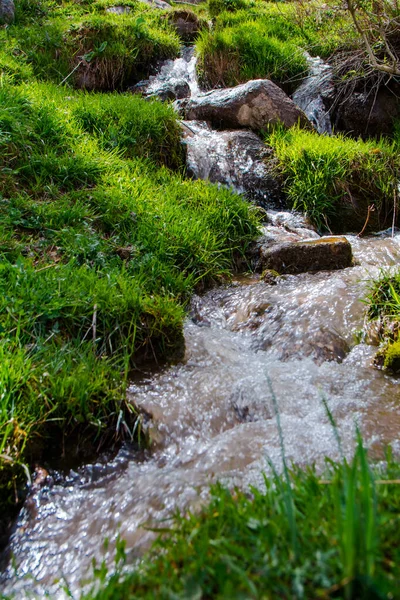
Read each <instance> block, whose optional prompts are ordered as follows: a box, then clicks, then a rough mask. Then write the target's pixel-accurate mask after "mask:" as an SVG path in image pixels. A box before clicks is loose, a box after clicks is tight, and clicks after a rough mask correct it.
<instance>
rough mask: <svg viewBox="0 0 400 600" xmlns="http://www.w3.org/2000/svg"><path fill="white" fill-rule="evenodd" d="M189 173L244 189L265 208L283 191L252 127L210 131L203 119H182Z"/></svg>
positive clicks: (280, 199) (280, 198)
mask: <svg viewBox="0 0 400 600" xmlns="http://www.w3.org/2000/svg"><path fill="white" fill-rule="evenodd" d="M182 125H183V129H184V144H185V146H186V156H187V158H186V164H187V170H188V174H189V175H190V176H191V177H193V178H194V179H208V180H209V181H212V182H213V183H221V184H224V185H227V186H230V187H232V188H234V189H235V190H236V191H238V192H240V193H244V194H245V195H246V196H247V197H248V198H250V199H251V200H254V201H255V202H256V203H257V204H258V205H259V206H263V207H264V208H267V207H270V206H271V205H275V206H276V205H281V204H282V203H283V202H284V195H283V191H282V188H281V182H280V180H279V176H278V175H277V174H276V173H275V169H274V167H275V159H274V156H273V154H272V151H271V149H270V148H267V147H266V146H265V144H263V142H262V141H261V140H260V138H259V137H258V136H257V135H256V134H255V133H254V132H252V131H246V130H239V131H213V130H212V129H210V127H209V126H208V125H207V123H205V122H202V121H183V123H182Z"/></svg>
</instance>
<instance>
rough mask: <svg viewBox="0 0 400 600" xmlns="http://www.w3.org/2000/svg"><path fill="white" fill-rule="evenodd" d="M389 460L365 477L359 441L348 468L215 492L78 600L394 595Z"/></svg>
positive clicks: (393, 468)
mask: <svg viewBox="0 0 400 600" xmlns="http://www.w3.org/2000/svg"><path fill="white" fill-rule="evenodd" d="M388 458H389V461H388V465H387V467H386V469H385V470H384V471H376V470H373V469H372V467H371V466H370V465H369V462H368V459H367V454H366V450H365V449H364V447H363V445H362V442H361V440H360V439H359V440H358V444H357V448H356V451H355V455H354V458H353V459H352V461H350V462H347V461H345V460H343V461H341V462H339V463H330V462H328V463H327V465H326V472H325V473H323V474H322V475H321V474H318V473H317V472H316V471H315V470H314V469H313V468H308V469H307V470H305V471H304V470H300V469H297V468H295V469H293V470H291V471H288V479H287V478H286V476H284V475H282V476H278V475H277V474H275V475H274V476H272V477H271V478H265V489H264V490H263V491H260V490H257V489H251V490H249V492H247V493H245V492H241V491H239V490H234V491H229V490H228V489H226V488H224V487H223V486H221V485H217V486H215V487H213V488H212V491H211V500H210V501H209V503H208V504H206V506H204V507H203V508H202V509H201V510H200V511H199V512H197V513H190V512H189V513H188V514H186V515H179V514H178V515H176V516H175V518H174V519H173V521H172V523H171V524H170V525H166V524H164V525H163V528H162V529H161V530H160V536H159V538H158V540H157V541H156V542H155V544H154V545H153V548H152V550H151V551H150V553H149V554H147V555H146V556H145V557H144V559H143V561H142V562H141V564H140V565H138V566H136V568H133V567H131V572H130V573H129V572H128V573H127V571H126V565H125V570H124V571H123V572H121V571H119V572H118V571H117V572H116V573H115V574H114V575H112V576H111V578H110V580H109V581H108V583H106V584H105V585H104V584H103V586H102V589H101V590H100V591H97V592H95V591H93V592H90V593H89V594H87V595H85V596H84V597H85V599H86V600H88V599H94V598H96V600H114V599H115V600H116V599H117V598H125V599H126V600H129V599H133V598H154V597H157V598H165V599H167V598H198V599H199V600H200V599H202V598H221V599H222V598H232V599H239V598H249V599H250V598H265V599H269V598H271V599H272V598H299V599H300V598H304V599H306V598H343V599H346V600H349V599H354V600H355V599H356V598H357V599H361V598H363V599H367V598H369V599H378V598H382V599H383V598H398V597H399V595H398V590H399V584H400V570H399V559H400V555H399V533H398V532H399V524H400V522H399V519H400V513H399V508H400V487H399V485H398V477H399V465H398V464H396V463H394V462H393V461H392V460H391V459H390V455H389V457H388ZM288 497H289V498H290V501H291V502H290V503H289V504H288V501H287V500H288ZM289 506H290V507H291V509H292V510H293V514H292V513H291V510H289ZM291 514H292V516H291ZM103 575H104V572H103Z"/></svg>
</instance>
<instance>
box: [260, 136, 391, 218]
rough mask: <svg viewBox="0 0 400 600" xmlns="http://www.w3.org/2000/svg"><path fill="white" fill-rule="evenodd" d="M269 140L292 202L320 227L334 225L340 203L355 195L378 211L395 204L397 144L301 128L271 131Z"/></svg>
mask: <svg viewBox="0 0 400 600" xmlns="http://www.w3.org/2000/svg"><path fill="white" fill-rule="evenodd" d="M267 141H268V143H269V144H271V145H272V146H273V148H274V149H275V151H276V154H277V156H278V159H279V162H280V168H281V170H282V173H283V176H284V178H285V189H286V192H287V195H288V198H289V201H290V203H291V206H292V207H293V208H294V209H297V210H301V211H303V212H304V213H305V214H306V215H308V217H309V218H310V219H311V220H312V222H313V223H315V224H316V225H317V226H318V227H319V228H320V229H323V228H326V227H327V226H329V225H330V226H333V227H334V225H335V221H336V219H337V212H339V211H338V207H339V206H340V204H341V203H343V202H346V201H347V202H351V201H352V199H354V198H357V199H358V200H360V199H362V200H364V201H365V203H366V204H368V205H372V204H374V206H375V208H376V210H377V212H378V213H384V212H389V211H390V210H392V209H393V206H392V205H393V194H394V190H395V189H396V186H397V179H398V173H399V166H400V165H399V158H398V152H397V146H396V144H395V143H391V142H387V141H384V140H381V141H379V142H376V141H373V140H370V141H362V140H353V139H350V138H345V137H344V136H342V135H336V136H332V137H329V136H326V135H318V134H317V133H316V132H312V131H305V130H301V129H299V128H293V129H291V130H289V131H283V130H281V129H279V130H275V131H274V132H272V133H271V134H270V135H269V136H268V138H267Z"/></svg>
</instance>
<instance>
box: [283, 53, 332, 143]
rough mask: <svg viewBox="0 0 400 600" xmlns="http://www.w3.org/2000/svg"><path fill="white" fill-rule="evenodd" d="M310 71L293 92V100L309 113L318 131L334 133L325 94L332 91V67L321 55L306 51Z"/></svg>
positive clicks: (308, 115)
mask: <svg viewBox="0 0 400 600" xmlns="http://www.w3.org/2000/svg"><path fill="white" fill-rule="evenodd" d="M306 58H307V62H308V65H309V69H310V73H309V75H308V77H307V78H306V79H305V80H304V82H303V83H302V84H301V85H300V87H299V88H298V89H297V90H296V91H295V93H294V94H293V97H292V98H293V102H294V103H295V104H297V106H298V107H299V108H301V109H302V110H303V112H304V113H305V114H306V115H307V117H308V118H309V120H310V121H311V123H312V124H313V125H314V127H315V129H316V130H317V131H318V133H327V134H328V135H331V134H332V125H331V120H330V116H329V112H328V111H327V110H326V108H325V104H324V101H323V95H325V94H328V93H329V92H331V91H332V87H333V84H332V68H331V66H330V65H328V64H327V63H326V62H324V61H323V60H322V59H321V58H319V56H316V57H312V56H310V55H309V54H308V53H306Z"/></svg>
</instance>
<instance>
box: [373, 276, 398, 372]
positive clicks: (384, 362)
mask: <svg viewBox="0 0 400 600" xmlns="http://www.w3.org/2000/svg"><path fill="white" fill-rule="evenodd" d="M366 302H367V305H368V313H367V316H368V319H369V320H370V321H374V322H376V323H377V324H378V335H379V337H380V339H381V347H380V349H379V351H378V354H377V356H376V359H375V360H376V364H377V365H378V366H383V367H384V368H386V369H389V370H391V371H394V372H398V371H399V370H400V340H399V331H400V273H399V272H396V273H392V272H386V273H385V272H382V273H381V276H380V277H379V278H378V279H377V280H376V281H372V282H371V287H370V290H369V294H368V296H367V299H366Z"/></svg>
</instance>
